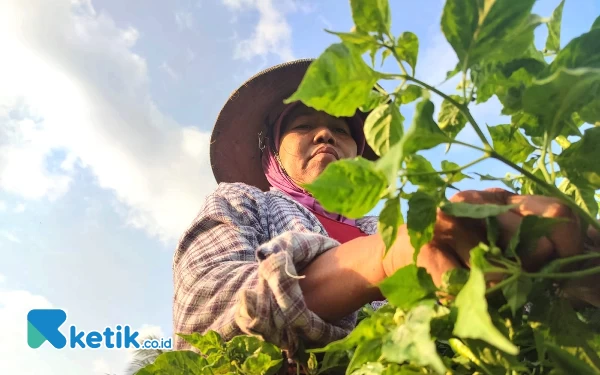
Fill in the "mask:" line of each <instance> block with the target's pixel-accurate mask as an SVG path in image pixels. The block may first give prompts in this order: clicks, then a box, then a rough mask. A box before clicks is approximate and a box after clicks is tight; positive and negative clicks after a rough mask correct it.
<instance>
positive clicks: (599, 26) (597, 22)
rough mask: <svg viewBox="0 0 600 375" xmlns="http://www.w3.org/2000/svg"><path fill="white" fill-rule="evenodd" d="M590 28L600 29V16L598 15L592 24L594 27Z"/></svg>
mask: <svg viewBox="0 0 600 375" xmlns="http://www.w3.org/2000/svg"><path fill="white" fill-rule="evenodd" d="M590 30H600V16H598V18H596V20H595V21H594V23H593V24H592V28H591V29H590Z"/></svg>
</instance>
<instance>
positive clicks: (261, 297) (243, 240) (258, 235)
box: [173, 183, 385, 353]
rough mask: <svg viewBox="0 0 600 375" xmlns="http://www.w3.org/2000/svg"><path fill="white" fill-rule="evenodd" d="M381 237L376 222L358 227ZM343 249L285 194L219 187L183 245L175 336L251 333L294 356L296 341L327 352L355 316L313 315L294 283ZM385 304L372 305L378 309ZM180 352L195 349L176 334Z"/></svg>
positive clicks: (176, 265)
mask: <svg viewBox="0 0 600 375" xmlns="http://www.w3.org/2000/svg"><path fill="white" fill-rule="evenodd" d="M357 226H358V227H359V228H360V229H361V230H363V231H364V232H365V233H368V234H373V233H375V232H376V231H377V217H365V218H362V219H359V220H358V221H357ZM337 245H339V242H337V241H336V240H334V239H332V238H330V237H328V236H327V233H326V231H325V228H324V227H323V226H322V225H321V223H320V222H319V220H318V219H317V218H316V217H315V216H314V215H313V214H312V213H311V212H310V211H309V210H307V209H306V208H305V207H303V206H302V205H300V204H298V203H297V202H296V201H294V200H293V199H292V198H290V197H288V196H287V195H286V194H285V193H283V192H280V191H269V192H263V191H261V190H259V189H257V188H255V187H252V186H249V185H245V184H241V183H221V184H219V186H218V188H217V189H216V190H215V191H214V192H213V193H212V194H211V195H209V196H208V197H207V198H206V201H205V203H204V206H203V207H202V209H201V211H200V213H199V214H198V216H197V217H196V219H195V220H194V221H193V223H192V224H191V226H190V227H189V228H188V230H187V231H186V232H185V233H184V234H183V236H182V237H181V239H180V242H179V245H178V247H177V249H176V252H175V255H174V258H173V277H174V303H173V319H174V327H173V328H174V332H175V333H192V332H199V333H204V332H206V331H208V330H214V331H217V332H218V333H219V334H220V335H221V336H223V338H224V339H225V340H229V339H231V338H232V337H233V336H236V335H240V334H252V335H257V336H259V337H261V338H262V339H264V340H266V341H269V342H271V343H273V344H276V345H278V346H279V347H281V348H282V349H284V350H286V351H287V352H289V353H295V351H296V349H297V348H298V345H299V341H300V340H301V341H303V342H305V343H307V344H309V345H326V344H327V343H329V342H331V341H334V340H338V339H341V338H343V337H344V336H346V335H347V334H348V333H350V331H351V330H352V329H353V328H354V326H355V324H356V318H357V312H354V313H353V314H351V315H349V316H347V317H345V318H343V319H341V320H340V321H338V322H336V323H334V324H331V323H328V322H325V321H324V320H322V319H321V318H319V316H317V315H316V314H315V313H313V312H312V311H310V310H309V309H308V308H307V307H306V304H305V302H304V299H303V295H302V291H301V289H300V286H299V284H298V280H297V277H295V276H297V275H298V273H299V272H301V271H302V269H303V268H305V267H306V266H307V265H308V264H309V263H310V262H311V261H312V260H313V259H314V258H315V257H317V256H318V255H319V254H321V253H323V252H325V251H327V250H329V249H331V248H333V247H335V246H337ZM383 304H385V301H382V302H377V301H376V302H373V304H372V305H373V308H374V309H377V308H379V307H381V306H382V305H383ZM174 340H175V343H174V347H175V349H176V350H183V349H190V350H193V349H192V348H191V347H190V346H189V345H188V344H187V343H186V342H185V341H184V340H183V339H181V338H180V337H179V336H177V335H175V337H174Z"/></svg>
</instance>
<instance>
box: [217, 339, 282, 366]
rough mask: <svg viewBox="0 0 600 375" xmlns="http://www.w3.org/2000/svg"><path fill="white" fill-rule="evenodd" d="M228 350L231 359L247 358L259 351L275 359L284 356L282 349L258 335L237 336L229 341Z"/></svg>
mask: <svg viewBox="0 0 600 375" xmlns="http://www.w3.org/2000/svg"><path fill="white" fill-rule="evenodd" d="M226 350H227V354H228V355H229V357H231V359H243V360H245V358H246V357H249V356H252V355H254V354H258V353H264V354H266V355H268V356H269V357H270V358H271V359H273V360H278V359H281V358H282V354H281V350H280V349H278V348H277V347H276V346H275V345H273V344H271V343H268V342H265V341H262V340H260V339H259V338H258V337H256V336H248V335H241V336H236V337H234V338H232V339H231V340H230V341H228V342H227V348H226ZM242 362H243V361H242Z"/></svg>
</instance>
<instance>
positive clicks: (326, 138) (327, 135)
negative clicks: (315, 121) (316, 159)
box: [315, 126, 335, 144]
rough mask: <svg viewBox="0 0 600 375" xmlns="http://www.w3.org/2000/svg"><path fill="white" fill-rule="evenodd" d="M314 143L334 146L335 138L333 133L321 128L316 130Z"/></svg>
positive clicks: (323, 127) (324, 127)
mask: <svg viewBox="0 0 600 375" xmlns="http://www.w3.org/2000/svg"><path fill="white" fill-rule="evenodd" d="M315 142H316V143H330V144H335V137H334V136H333V132H332V131H331V129H329V128H328V127H326V126H321V127H319V128H317V133H316V134H315Z"/></svg>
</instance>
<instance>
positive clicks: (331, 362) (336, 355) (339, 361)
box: [319, 350, 350, 374]
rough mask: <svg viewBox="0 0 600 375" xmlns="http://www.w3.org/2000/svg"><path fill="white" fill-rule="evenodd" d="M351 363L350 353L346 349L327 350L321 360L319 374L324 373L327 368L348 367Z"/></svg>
mask: <svg viewBox="0 0 600 375" xmlns="http://www.w3.org/2000/svg"><path fill="white" fill-rule="evenodd" d="M349 363H350V358H349V353H348V351H346V350H339V351H330V352H326V353H325V355H324V356H323V360H322V361H321V367H320V368H319V374H322V373H324V372H325V371H327V370H331V369H335V368H344V369H345V368H347V367H348V364H349Z"/></svg>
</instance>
